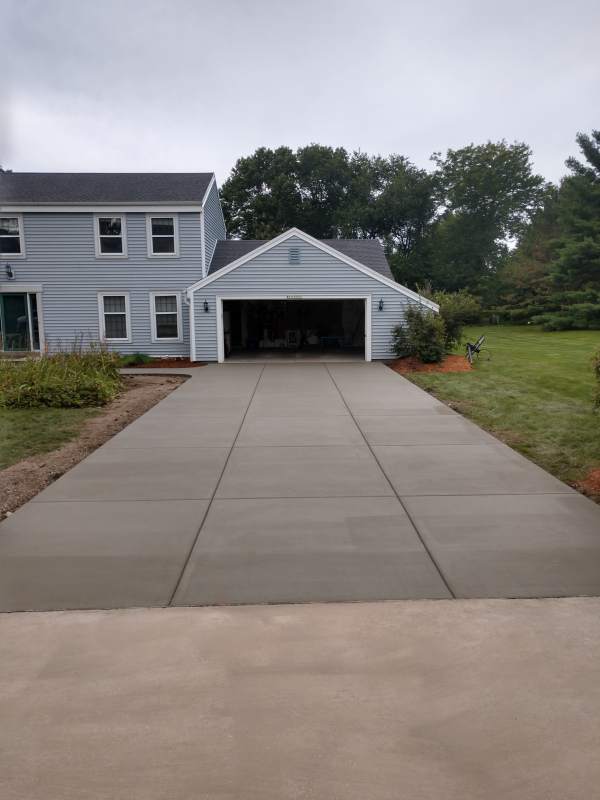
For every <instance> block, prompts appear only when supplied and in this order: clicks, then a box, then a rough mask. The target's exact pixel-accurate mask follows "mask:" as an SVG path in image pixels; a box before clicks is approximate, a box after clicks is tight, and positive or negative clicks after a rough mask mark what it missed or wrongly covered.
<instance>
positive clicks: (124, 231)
mask: <svg viewBox="0 0 600 800" xmlns="http://www.w3.org/2000/svg"><path fill="white" fill-rule="evenodd" d="M107 217H115V218H118V219H120V220H121V242H122V244H123V252H122V253H102V252H100V222H99V220H100V219H106V218H107ZM115 238H116V237H115ZM94 247H95V249H96V258H101V259H102V260H104V259H113V258H119V259H121V258H127V216H126V214H125V213H124V212H122V211H120V212H115V213H113V212H111V213H107V212H105V213H104V214H100V213H98V212H96V213H95V214H94Z"/></svg>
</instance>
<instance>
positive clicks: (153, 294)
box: [150, 290, 183, 344]
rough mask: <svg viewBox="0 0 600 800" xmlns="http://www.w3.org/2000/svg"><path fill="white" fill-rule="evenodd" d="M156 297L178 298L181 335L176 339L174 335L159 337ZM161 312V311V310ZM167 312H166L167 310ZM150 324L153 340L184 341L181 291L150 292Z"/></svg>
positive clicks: (178, 321)
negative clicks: (157, 331)
mask: <svg viewBox="0 0 600 800" xmlns="http://www.w3.org/2000/svg"><path fill="white" fill-rule="evenodd" d="M155 297H176V298H177V332H178V333H179V336H178V337H177V338H176V339H175V338H173V337H172V336H163V337H161V338H159V337H158V335H157V333H156V305H155V302H154V298H155ZM159 313H160V312H159ZM165 313H166V312H165ZM150 325H151V337H152V342H153V343H157V342H173V343H175V344H176V343H177V342H183V319H182V313H181V292H177V291H175V292H174V291H172V290H171V291H164V292H150Z"/></svg>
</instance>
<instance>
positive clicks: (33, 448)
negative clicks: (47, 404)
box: [0, 408, 99, 469]
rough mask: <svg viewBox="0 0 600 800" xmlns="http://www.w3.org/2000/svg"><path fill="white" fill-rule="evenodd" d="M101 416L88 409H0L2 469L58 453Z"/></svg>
mask: <svg viewBox="0 0 600 800" xmlns="http://www.w3.org/2000/svg"><path fill="white" fill-rule="evenodd" d="M98 413H99V412H98V410H97V409H88V408H85V409H84V408H35V409H0V469H6V467H9V466H10V465H11V464H16V463H17V462H18V461H21V460H22V459H23V458H27V456H34V455H37V454H38V453H48V452H49V451H50V450H55V449H56V448H57V447H59V446H60V445H61V444H63V443H64V442H68V441H70V440H71V439H74V438H75V437H76V436H77V435H78V434H79V431H80V428H81V425H82V424H83V422H85V420H86V419H88V418H89V417H92V416H95V415H96V414H98Z"/></svg>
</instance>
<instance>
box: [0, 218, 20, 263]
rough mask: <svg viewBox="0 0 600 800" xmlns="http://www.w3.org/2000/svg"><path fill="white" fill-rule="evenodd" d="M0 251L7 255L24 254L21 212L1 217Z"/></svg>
mask: <svg viewBox="0 0 600 800" xmlns="http://www.w3.org/2000/svg"><path fill="white" fill-rule="evenodd" d="M0 253H2V255H6V256H12V257H13V258H14V257H15V256H17V257H19V256H24V255H25V248H24V246H23V220H22V217H21V215H20V214H18V215H17V214H13V215H11V216H10V217H0Z"/></svg>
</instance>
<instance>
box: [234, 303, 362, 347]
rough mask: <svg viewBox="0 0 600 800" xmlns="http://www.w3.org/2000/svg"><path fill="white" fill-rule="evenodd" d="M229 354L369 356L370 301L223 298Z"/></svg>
mask: <svg viewBox="0 0 600 800" xmlns="http://www.w3.org/2000/svg"><path fill="white" fill-rule="evenodd" d="M223 331H224V338H225V343H224V344H225V357H226V358H228V359H232V360H236V361H237V360H246V359H255V360H256V359H259V360H260V359H262V358H269V359H272V358H276V359H287V360H293V359H297V358H301V359H305V358H306V359H311V358H313V359H315V360H324V359H327V358H332V359H336V360H337V359H346V358H348V359H352V360H364V358H365V301H364V299H362V298H343V299H342V298H339V299H324V300H311V299H301V300H289V299H288V300H223Z"/></svg>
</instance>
